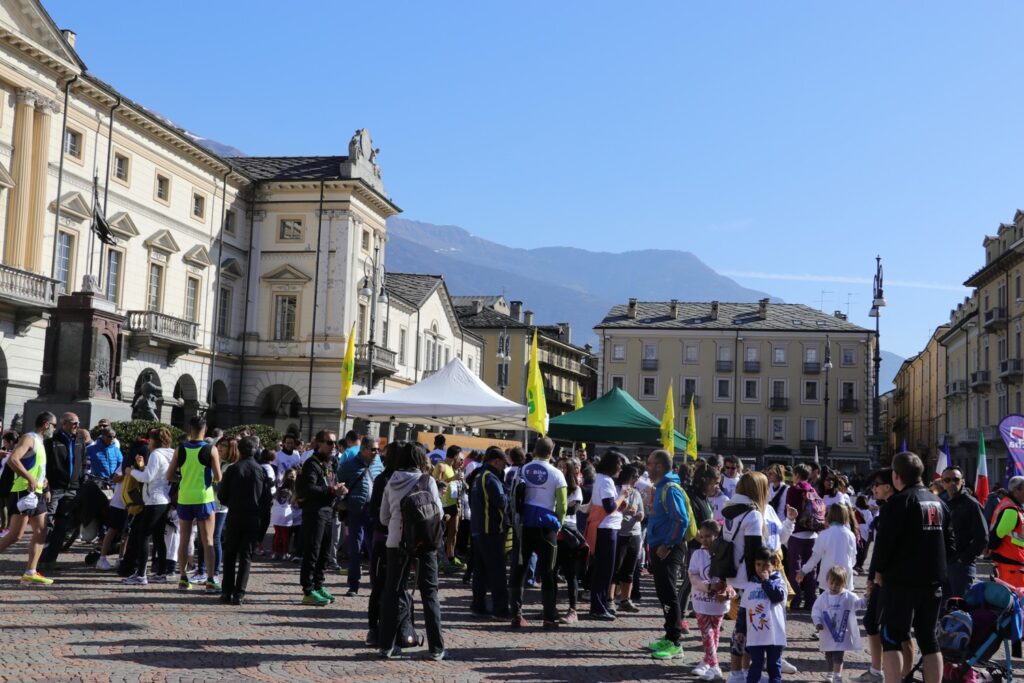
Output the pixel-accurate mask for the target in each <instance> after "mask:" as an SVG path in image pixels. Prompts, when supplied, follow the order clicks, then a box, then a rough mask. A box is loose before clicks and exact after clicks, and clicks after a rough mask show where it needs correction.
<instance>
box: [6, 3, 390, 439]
mask: <svg viewBox="0 0 1024 683" xmlns="http://www.w3.org/2000/svg"><path fill="white" fill-rule="evenodd" d="M75 40H76V36H75V35H74V34H73V33H70V32H63V33H62V32H61V31H60V30H58V28H57V27H56V26H55V25H54V23H53V21H52V20H51V18H50V17H49V16H48V15H47V13H46V11H45V9H44V8H43V7H42V5H41V4H39V3H37V2H28V1H14V0H3V1H2V2H0V90H2V94H3V97H2V99H0V226H2V230H3V233H2V243H3V250H2V264H0V354H2V355H0V412H2V415H3V417H4V419H5V421H7V422H9V421H10V420H11V418H12V417H13V415H14V414H15V413H19V412H23V411H24V408H23V406H24V405H25V403H26V401H29V400H32V399H35V398H36V397H37V395H38V394H39V393H40V386H41V383H42V385H43V387H44V389H45V387H47V386H53V383H52V382H50V383H49V384H48V382H47V377H51V376H52V374H53V373H54V372H58V371H59V369H60V367H61V366H63V365H66V362H65V359H66V358H67V356H68V353H69V348H68V347H67V344H66V343H65V342H66V340H67V339H71V338H72V337H69V336H67V335H64V334H61V335H60V338H61V339H63V340H65V341H60V342H55V341H52V339H51V341H50V342H48V341H47V338H48V324H49V322H48V321H49V320H50V318H51V316H57V317H58V318H59V317H60V315H59V313H60V311H59V305H58V304H59V303H60V301H61V300H62V299H61V296H62V295H64V294H67V293H70V292H73V291H79V290H85V291H86V292H87V293H88V294H93V295H94V296H93V297H92V298H93V299H96V300H102V301H103V302H105V303H102V304H99V303H95V304H93V307H94V308H96V307H102V308H104V311H105V313H104V315H108V314H109V315H108V317H110V319H111V320H115V319H116V320H117V321H121V320H123V324H122V323H121V322H117V324H116V325H114V326H113V328H111V329H116V330H117V333H116V334H111V335H108V336H106V337H104V338H105V339H107V341H105V342H103V343H99V344H98V345H94V348H95V349H97V351H96V352H95V354H93V355H90V356H89V357H88V358H86V361H87V363H90V364H92V367H91V368H86V370H88V372H85V373H84V374H83V375H82V376H83V377H86V378H87V382H86V383H85V385H83V386H76V387H72V388H70V389H69V388H67V387H63V386H57V387H55V388H54V389H53V390H52V391H50V393H47V394H46V395H44V396H42V397H40V400H39V402H43V403H48V404H50V405H60V406H71V407H75V406H78V407H79V410H85V411H87V412H88V410H89V408H88V404H89V402H90V401H93V400H94V399H95V398H96V397H97V396H99V395H103V396H106V397H107V398H108V399H109V401H108V403H107V404H105V406H104V410H105V412H106V414H107V416H109V417H113V418H115V419H116V418H123V417H127V416H129V415H131V414H132V412H133V410H134V408H135V407H137V405H138V403H139V400H140V397H142V394H143V393H144V391H143V388H144V387H150V388H155V389H152V391H154V392H155V396H156V399H155V401H156V406H155V409H156V411H157V413H158V415H159V417H161V418H162V419H164V420H167V421H172V422H175V423H178V424H181V423H183V422H184V420H185V419H186V418H187V417H188V416H189V415H190V414H193V413H195V412H197V411H201V410H208V411H209V415H210V416H211V420H212V421H215V422H219V423H222V424H232V423H238V422H256V421H262V422H268V423H271V424H274V425H276V426H277V427H279V428H282V429H289V428H290V429H297V430H301V431H303V432H307V431H314V430H315V429H318V428H321V427H331V428H337V427H338V420H339V417H340V406H339V401H338V395H339V388H340V367H341V358H342V356H343V353H344V349H345V344H346V341H347V335H348V333H349V330H350V329H351V326H352V324H353V323H356V324H357V334H359V335H361V336H360V338H361V339H366V338H368V337H369V330H368V325H369V316H367V315H366V314H365V312H364V309H366V307H367V306H368V303H369V302H368V301H366V300H365V297H361V295H360V290H361V287H360V283H361V282H362V281H363V280H364V277H365V274H366V273H367V272H370V271H372V270H373V269H375V268H376V267H377V266H378V265H379V264H381V263H382V262H383V258H384V254H383V250H384V247H385V246H386V242H387V230H386V220H387V218H388V217H389V216H391V215H394V214H396V213H398V211H399V209H398V207H397V206H395V204H394V203H393V202H392V201H391V200H390V198H389V197H388V195H387V193H386V191H385V189H384V185H383V182H382V175H381V169H380V166H379V164H378V163H377V159H376V157H377V154H378V150H376V148H374V146H373V141H372V140H371V138H370V136H369V133H368V132H367V131H366V130H365V129H360V130H358V131H357V132H356V134H355V135H353V136H352V137H351V139H350V140H349V141H348V146H347V147H348V148H347V150H346V151H347V154H339V155H335V156H319V157H232V158H223V157H220V156H218V155H217V154H214V153H213V152H211V151H210V150H209V149H207V148H205V147H203V146H202V145H200V144H199V143H198V142H197V141H196V139H195V138H194V137H193V136H191V135H189V134H187V133H186V132H185V131H182V130H180V129H178V128H175V127H174V126H173V125H171V124H170V123H168V122H167V121H166V120H165V119H163V118H162V117H159V116H157V115H155V114H153V113H152V112H151V111H149V110H148V109H146V108H145V107H143V106H141V105H139V104H137V103H135V102H133V101H132V100H130V99H129V98H128V97H127V96H125V95H124V94H122V93H120V92H118V91H116V90H114V89H113V88H112V87H110V86H109V85H107V84H105V83H103V82H102V81H100V80H98V79H97V78H95V77H94V76H92V75H91V74H90V73H88V72H87V71H86V69H85V64H84V63H83V62H82V61H81V59H80V58H79V57H78V55H77V53H76V52H75V50H74V43H75ZM342 144H344V143H342ZM94 208H95V209H96V213H98V214H100V215H102V216H104V217H105V218H106V221H107V222H108V223H109V227H110V231H111V233H112V235H113V237H114V238H115V239H114V243H113V244H110V245H107V244H104V243H102V242H101V241H100V240H98V239H96V238H95V237H94V236H93V233H92V231H91V230H90V225H91V224H92V221H93V214H94ZM86 298H89V297H86ZM54 319H55V320H56V319H57V318H54ZM384 322H385V318H384V317H380V316H378V317H377V319H376V324H377V327H376V329H375V330H374V332H375V335H376V336H377V337H378V338H380V336H381V335H382V334H383V333H384V330H383V326H384ZM112 324H113V323H112ZM54 329H55V328H51V329H50V330H49V331H50V333H51V334H50V337H51V338H52V337H54V334H53V332H54ZM96 329H99V328H96ZM96 334H99V332H96ZM106 334H107V333H106V332H104V335H106ZM97 338H98V337H97ZM48 343H52V344H55V345H56V346H53V347H52V348H54V349H57V350H58V351H59V352H57V353H55V354H53V355H54V356H55V357H54V358H49V359H48V360H47V362H48V363H50V365H51V366H56V367H48V366H47V362H44V355H45V353H44V349H47V348H50V347H48V346H47V344H48ZM106 344H109V348H108V347H107V346H105V345H106ZM41 377H42V378H43V379H42V380H41ZM107 381H109V386H107V385H105V384H104V382H107ZM47 391H49V390H47ZM147 391H148V390H147ZM100 416H101V415H83V418H84V419H86V420H92V421H95V419H97V418H98V417H100Z"/></svg>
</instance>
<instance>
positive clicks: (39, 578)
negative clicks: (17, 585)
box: [21, 572, 53, 586]
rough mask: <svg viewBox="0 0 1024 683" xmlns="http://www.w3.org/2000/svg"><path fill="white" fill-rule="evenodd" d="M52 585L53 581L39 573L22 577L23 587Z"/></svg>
mask: <svg viewBox="0 0 1024 683" xmlns="http://www.w3.org/2000/svg"><path fill="white" fill-rule="evenodd" d="M52 583H53V579H48V578H46V577H45V576H43V575H42V574H40V573H39V572H36V573H34V574H22V575H21V585H23V586H49V585H50V584H52Z"/></svg>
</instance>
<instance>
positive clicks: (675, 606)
mask: <svg viewBox="0 0 1024 683" xmlns="http://www.w3.org/2000/svg"><path fill="white" fill-rule="evenodd" d="M647 473H648V474H649V475H650V477H651V483H652V484H654V493H653V495H652V496H651V510H650V515H648V517H647V543H648V545H649V546H650V548H651V574H653V575H654V589H655V592H656V593H657V595H658V602H660V603H661V608H662V610H663V611H664V612H665V637H664V638H662V639H661V640H657V641H655V642H654V643H652V645H651V649H652V650H653V652H652V654H651V656H652V657H654V658H655V659H672V658H674V657H681V656H682V652H683V651H682V648H681V647H680V645H679V641H680V640H682V638H683V631H682V627H681V622H682V618H683V610H682V607H683V606H682V605H680V604H679V591H678V586H679V576H680V573H681V572H682V571H683V568H684V566H685V564H686V540H687V538H686V537H687V533H688V532H689V531H690V530H691V524H690V522H691V516H690V515H689V514H688V512H687V505H686V494H685V493H684V491H683V487H682V486H681V485H680V483H679V475H677V474H676V473H675V472H673V471H672V456H671V455H669V453H668V451H663V450H657V451H654V452H653V453H651V454H650V455H649V456H647ZM694 535H696V534H695V533H694Z"/></svg>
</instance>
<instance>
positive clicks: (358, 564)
mask: <svg viewBox="0 0 1024 683" xmlns="http://www.w3.org/2000/svg"><path fill="white" fill-rule="evenodd" d="M345 526H346V527H347V528H348V534H347V535H346V536H345V552H347V553H348V587H349V588H351V589H354V590H359V581H360V580H361V579H362V578H363V576H362V575H363V543H364V542H365V540H366V539H367V538H369V531H370V529H369V527H370V517H369V515H368V514H367V511H366V508H363V509H362V510H360V511H359V512H358V513H355V514H352V513H350V514H349V515H348V517H347V518H346V519H345Z"/></svg>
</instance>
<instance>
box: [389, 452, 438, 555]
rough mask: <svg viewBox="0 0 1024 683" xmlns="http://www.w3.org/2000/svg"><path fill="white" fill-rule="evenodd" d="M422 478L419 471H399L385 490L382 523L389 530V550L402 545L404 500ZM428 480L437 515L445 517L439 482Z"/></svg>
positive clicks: (432, 479) (392, 476)
mask: <svg viewBox="0 0 1024 683" xmlns="http://www.w3.org/2000/svg"><path fill="white" fill-rule="evenodd" d="M421 476H423V473H422V472H420V471H419V470H398V471H397V472H395V473H394V474H393V475H391V479H389V480H388V485H387V486H386V487H385V488H384V498H383V500H381V504H380V523H381V524H382V525H383V526H386V527H387V528H388V540H387V542H386V545H387V547H388V548H398V547H400V546H401V544H402V499H403V498H405V497H406V496H407V495H408V494H409V492H410V491H412V490H413V487H415V486H416V482H418V481H419V480H420V477H421ZM428 478H429V482H428V488H429V490H430V492H431V494H433V496H434V504H435V505H437V513H438V514H439V515H443V514H444V508H443V506H442V505H441V497H440V496H439V495H438V493H437V482H435V481H434V478H433V477H428Z"/></svg>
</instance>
